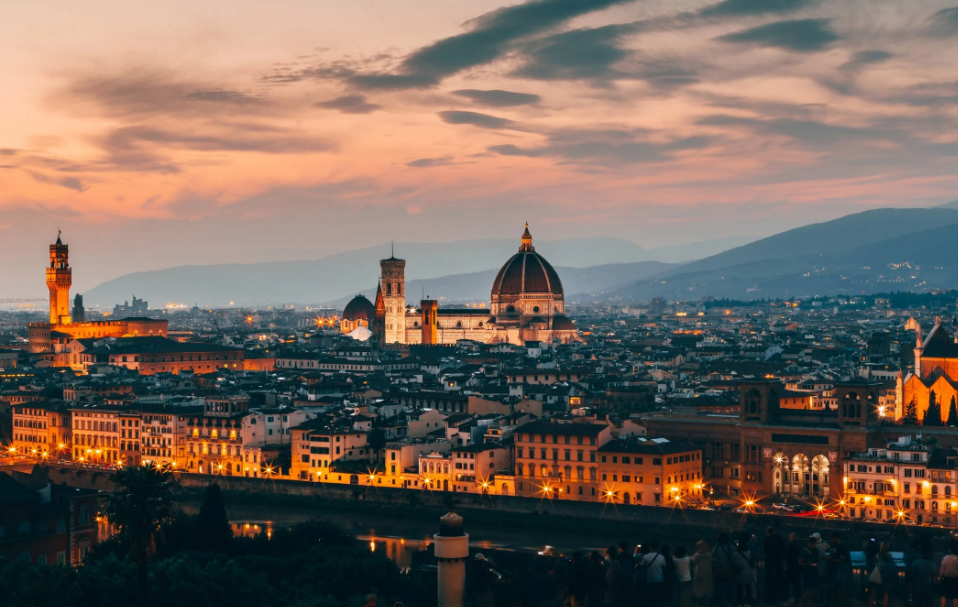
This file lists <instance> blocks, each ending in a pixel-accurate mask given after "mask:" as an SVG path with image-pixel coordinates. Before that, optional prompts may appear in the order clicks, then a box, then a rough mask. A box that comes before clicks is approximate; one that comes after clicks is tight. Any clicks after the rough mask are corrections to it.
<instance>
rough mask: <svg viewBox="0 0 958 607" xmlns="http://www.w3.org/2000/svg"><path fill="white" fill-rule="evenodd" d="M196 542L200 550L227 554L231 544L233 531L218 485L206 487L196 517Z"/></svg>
mask: <svg viewBox="0 0 958 607" xmlns="http://www.w3.org/2000/svg"><path fill="white" fill-rule="evenodd" d="M195 539H196V542H197V544H198V546H197V547H198V548H199V549H200V550H206V551H210V552H220V553H228V552H229V550H230V546H231V544H232V542H233V529H232V528H231V527H230V522H229V519H228V518H227V517H226V505H225V504H224V503H223V494H222V493H220V488H219V485H207V486H206V493H205V494H204V495H203V503H202V504H201V505H200V513H199V516H197V517H196V537H195Z"/></svg>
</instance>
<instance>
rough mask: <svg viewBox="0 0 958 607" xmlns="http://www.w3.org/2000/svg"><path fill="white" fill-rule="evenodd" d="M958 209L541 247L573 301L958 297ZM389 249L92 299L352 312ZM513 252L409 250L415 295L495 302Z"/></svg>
mask: <svg viewBox="0 0 958 607" xmlns="http://www.w3.org/2000/svg"><path fill="white" fill-rule="evenodd" d="M956 232H958V201H956V202H953V203H949V204H947V205H942V206H940V207H933V208H912V209H891V208H886V209H874V210H870V211H864V212H861V213H855V214H852V215H846V216H844V217H840V218H838V219H834V220H832V221H827V222H823V223H817V224H810V225H806V226H803V227H800V228H795V229H792V230H788V231H785V232H782V233H780V234H775V235H773V236H769V237H767V238H762V239H760V240H755V241H752V242H746V241H747V239H746V238H744V237H736V238H733V239H724V240H715V241H709V242H706V243H697V244H695V245H684V246H676V247H669V248H664V249H644V248H642V247H640V246H639V245H637V244H635V243H634V242H630V241H627V240H620V239H612V238H581V239H572V240H557V241H551V242H550V241H536V242H535V244H536V250H537V251H539V253H541V254H542V255H543V256H544V257H545V258H546V259H548V260H549V261H550V262H551V263H552V264H553V266H555V267H556V269H557V271H558V272H559V275H560V277H561V278H562V281H563V285H564V287H565V295H566V299H567V300H569V301H578V302H588V301H603V302H634V301H648V300H649V299H651V298H652V297H656V296H662V297H665V298H667V299H671V300H698V299H701V298H702V297H707V296H712V297H727V298H731V299H759V298H766V297H769V298H775V297H803V296H814V295H843V294H844V295H853V294H861V293H876V292H887V291H917V292H920V291H927V290H932V289H950V288H956V287H958V262H956V260H958V238H956V237H955V233H956ZM388 247H389V245H381V246H378V247H370V248H366V249H359V250H356V251H349V252H346V253H340V254H337V255H332V256H329V257H324V258H322V259H319V260H313V261H285V262H270V263H259V264H245V265H244V264H231V265H210V266H178V267H173V268H169V269H166V270H158V271H152V272H140V273H135V274H128V275H125V276H121V277H119V278H117V279H115V280H112V281H109V282H107V283H104V284H102V285H100V286H98V287H96V288H95V289H93V290H92V291H90V292H89V293H87V294H85V298H86V300H87V302H89V303H90V304H100V305H110V304H112V303H113V302H116V301H120V300H123V299H126V298H128V297H129V296H130V295H132V294H133V293H136V295H137V296H139V297H145V298H146V299H148V300H149V301H151V302H152V304H153V305H154V306H155V307H156V306H158V305H162V304H163V303H164V302H167V301H171V302H178V303H187V304H188V303H193V302H197V303H200V304H201V305H224V304H227V303H229V302H231V301H233V302H236V303H237V304H242V305H264V304H276V303H282V302H296V303H313V304H330V305H342V304H343V303H345V302H346V301H348V299H349V298H351V297H352V296H354V295H355V294H357V293H364V294H366V295H367V296H370V297H371V296H372V295H373V294H374V292H375V286H376V281H377V277H378V271H379V260H380V259H381V258H383V257H388V256H389V253H390V249H389V248H388ZM515 250H516V242H515V241H512V240H474V241H460V242H451V243H430V244H424V243H397V244H396V245H395V251H396V254H397V256H401V257H403V258H405V259H406V260H407V263H406V278H407V292H408V293H409V294H410V299H411V300H415V298H417V297H418V296H419V294H420V293H423V294H426V295H429V296H431V297H433V298H436V299H440V300H443V301H448V302H482V301H487V300H488V296H489V289H490V287H491V285H492V281H493V278H494V277H495V273H496V271H497V270H498V268H499V266H500V265H501V264H502V263H503V262H505V260H506V259H508V258H509V257H510V256H511V255H512V254H513V253H514V252H515Z"/></svg>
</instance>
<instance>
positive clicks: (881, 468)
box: [839, 435, 958, 527]
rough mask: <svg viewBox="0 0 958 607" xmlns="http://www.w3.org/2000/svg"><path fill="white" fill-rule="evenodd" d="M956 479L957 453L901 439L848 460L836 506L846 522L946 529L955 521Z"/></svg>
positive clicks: (957, 508)
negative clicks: (845, 515) (931, 526)
mask: <svg viewBox="0 0 958 607" xmlns="http://www.w3.org/2000/svg"><path fill="white" fill-rule="evenodd" d="M956 476H958V451H955V450H954V449H942V448H939V447H938V445H937V443H936V441H935V440H934V438H923V437H922V436H920V435H919V436H918V437H916V438H912V437H911V436H903V437H901V438H899V439H898V440H897V441H894V442H891V443H888V445H887V446H886V447H885V448H871V449H869V450H868V451H867V452H864V453H859V454H857V455H854V456H852V457H850V458H847V461H846V462H845V476H844V478H843V479H842V482H843V484H844V487H845V491H844V494H843V496H842V498H841V500H840V502H839V505H840V507H841V508H843V509H844V510H845V513H846V514H847V515H848V517H849V518H850V519H856V520H865V521H877V522H902V521H905V520H912V521H914V522H915V523H917V524H923V523H929V524H940V525H945V526H949V527H950V526H954V525H955V524H956V522H958V501H956V500H958V491H956V489H958V486H956Z"/></svg>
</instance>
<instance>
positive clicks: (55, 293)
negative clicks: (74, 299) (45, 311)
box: [47, 230, 73, 326]
mask: <svg viewBox="0 0 958 607" xmlns="http://www.w3.org/2000/svg"><path fill="white" fill-rule="evenodd" d="M72 285H73V270H72V269H71V268H70V247H68V246H67V245H65V244H63V241H61V240H60V231H59V230H57V242H56V244H52V245H50V266H49V267H48V268H47V288H48V289H49V290H50V324H51V325H54V326H56V325H64V324H68V323H69V322H70V320H71V319H70V287H71V286H72Z"/></svg>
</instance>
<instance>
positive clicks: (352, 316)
mask: <svg viewBox="0 0 958 607" xmlns="http://www.w3.org/2000/svg"><path fill="white" fill-rule="evenodd" d="M375 318H376V306H374V305H373V302H371V301H369V300H368V299H366V297H365V296H363V295H357V296H356V297H353V298H352V300H351V301H350V302H349V303H348V304H346V307H345V308H344V309H343V320H365V321H367V322H372V321H373V320H374V319H375Z"/></svg>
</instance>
